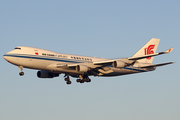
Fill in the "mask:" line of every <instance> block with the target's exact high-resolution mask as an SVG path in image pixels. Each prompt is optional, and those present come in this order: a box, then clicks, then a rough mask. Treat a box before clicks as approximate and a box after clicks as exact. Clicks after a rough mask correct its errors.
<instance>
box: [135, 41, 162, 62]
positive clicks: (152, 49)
mask: <svg viewBox="0 0 180 120" xmlns="http://www.w3.org/2000/svg"><path fill="white" fill-rule="evenodd" d="M159 41H160V39H156V38H152V39H151V40H149V42H147V43H146V44H145V45H144V46H143V47H142V48H141V49H140V50H139V51H138V52H137V53H135V54H134V55H133V56H132V57H137V56H143V55H149V54H154V53H156V50H157V47H158V45H159ZM153 59H154V57H148V58H144V59H140V60H137V61H138V62H142V63H152V62H153Z"/></svg>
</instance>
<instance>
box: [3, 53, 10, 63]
mask: <svg viewBox="0 0 180 120" xmlns="http://www.w3.org/2000/svg"><path fill="white" fill-rule="evenodd" d="M3 58H4V59H5V60H6V61H8V62H9V60H8V57H7V56H6V54H4V55H3Z"/></svg>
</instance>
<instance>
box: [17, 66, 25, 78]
mask: <svg viewBox="0 0 180 120" xmlns="http://www.w3.org/2000/svg"><path fill="white" fill-rule="evenodd" d="M18 67H19V68H20V70H21V71H20V72H19V75H20V76H23V75H24V72H22V70H23V66H18Z"/></svg>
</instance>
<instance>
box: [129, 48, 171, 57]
mask: <svg viewBox="0 0 180 120" xmlns="http://www.w3.org/2000/svg"><path fill="white" fill-rule="evenodd" d="M173 49H174V48H170V49H168V50H166V51H164V52H159V53H155V54H149V55H143V56H135V57H130V58H128V60H139V59H144V58H148V57H153V56H157V55H162V54H166V53H170V52H171V51H172V50H173Z"/></svg>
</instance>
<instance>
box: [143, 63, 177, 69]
mask: <svg viewBox="0 0 180 120" xmlns="http://www.w3.org/2000/svg"><path fill="white" fill-rule="evenodd" d="M172 63H175V62H168V63H161V64H155V65H149V66H143V67H141V68H150V67H160V66H164V65H168V64H172Z"/></svg>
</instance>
